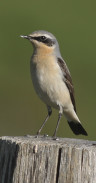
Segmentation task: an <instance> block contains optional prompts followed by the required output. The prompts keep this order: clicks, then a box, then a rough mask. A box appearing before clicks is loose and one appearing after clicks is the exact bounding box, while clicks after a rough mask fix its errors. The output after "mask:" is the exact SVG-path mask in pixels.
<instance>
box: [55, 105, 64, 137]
mask: <svg viewBox="0 0 96 183" xmlns="http://www.w3.org/2000/svg"><path fill="white" fill-rule="evenodd" d="M62 114H63V108H62V106H60V110H59V115H58V121H57V125H56V129H55V131H54V134H53V139H54V140H56V139H57V138H56V133H57V130H58V127H59V123H60V120H61V117H62Z"/></svg>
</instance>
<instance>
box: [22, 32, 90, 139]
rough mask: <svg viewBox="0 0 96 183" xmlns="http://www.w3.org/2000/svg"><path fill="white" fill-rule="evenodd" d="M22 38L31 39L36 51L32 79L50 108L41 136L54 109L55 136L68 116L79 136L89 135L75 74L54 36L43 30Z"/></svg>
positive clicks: (33, 59) (73, 129)
mask: <svg viewBox="0 0 96 183" xmlns="http://www.w3.org/2000/svg"><path fill="white" fill-rule="evenodd" d="M21 37H22V38H26V39H28V40H29V41H30V42H31V43H32V45H33V48H34V51H33V55H32V57H31V61H30V70H31V77H32V81H33V85H34V88H35V90H36V93H37V94H38V95H39V97H40V98H41V99H42V100H43V102H44V103H45V104H46V105H47V109H48V115H47V117H46V119H45V121H44V122H43V124H42V126H41V128H40V129H39V131H38V132H37V135H39V134H40V132H41V130H42V128H43V127H44V125H45V123H46V122H47V120H48V118H49V117H50V115H51V114H52V109H51V107H53V108H55V109H58V110H59V115H58V121H57V126H56V129H55V132H54V134H53V137H56V132H57V129H58V126H59V122H60V119H61V117H62V114H64V116H65V117H66V119H67V121H68V124H69V126H70V128H71V129H72V131H73V132H74V133H75V134H76V135H79V134H82V135H87V132H86V131H85V129H84V128H83V127H82V125H81V122H80V120H79V118H78V116H77V114H76V106H75V99H74V88H73V84H72V79H71V75H70V72H69V69H68V67H67V65H66V63H65V61H64V60H63V58H62V56H61V54H60V50H59V45H58V42H57V40H56V38H55V37H54V36H53V35H52V34H51V33H49V32H47V31H41V30H40V31H35V32H33V33H31V34H29V35H27V36H23V35H22V36H21Z"/></svg>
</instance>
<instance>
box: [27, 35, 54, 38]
mask: <svg viewBox="0 0 96 183" xmlns="http://www.w3.org/2000/svg"><path fill="white" fill-rule="evenodd" d="M30 36H33V37H40V36H45V37H47V38H50V39H52V37H51V36H50V35H48V34H30Z"/></svg>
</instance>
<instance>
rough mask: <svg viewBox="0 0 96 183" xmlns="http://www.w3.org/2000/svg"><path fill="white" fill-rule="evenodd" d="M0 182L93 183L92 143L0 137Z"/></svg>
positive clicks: (95, 165)
mask: <svg viewBox="0 0 96 183" xmlns="http://www.w3.org/2000/svg"><path fill="white" fill-rule="evenodd" d="M0 183H96V142H93V141H86V140H78V139H67V138H60V139H59V140H58V141H55V140H52V138H50V137H45V138H44V137H42V136H41V137H39V138H35V137H34V136H29V137H1V138H0Z"/></svg>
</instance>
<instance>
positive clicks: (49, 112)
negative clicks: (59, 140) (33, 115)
mask: <svg viewBox="0 0 96 183" xmlns="http://www.w3.org/2000/svg"><path fill="white" fill-rule="evenodd" d="M47 108H48V115H47V117H46V118H45V120H44V122H43V124H42V125H41V127H40V129H39V130H38V132H37V136H38V135H39V134H40V132H41V130H42V129H43V127H44V126H45V124H46V122H47V120H48V119H49V117H50V116H51V114H52V109H51V107H50V106H47Z"/></svg>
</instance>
